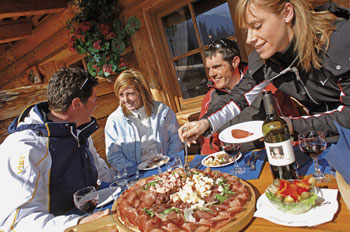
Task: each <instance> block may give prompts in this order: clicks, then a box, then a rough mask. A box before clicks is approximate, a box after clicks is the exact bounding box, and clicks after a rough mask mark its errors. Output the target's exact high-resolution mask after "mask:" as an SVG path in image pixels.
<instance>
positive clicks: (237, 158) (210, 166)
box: [202, 151, 242, 168]
mask: <svg viewBox="0 0 350 232" xmlns="http://www.w3.org/2000/svg"><path fill="white" fill-rule="evenodd" d="M221 153H225V152H224V151H218V152H216V153H213V154H211V155H208V156H207V157H205V158H204V159H202V165H203V166H206V167H209V168H219V167H224V166H227V165H230V164H232V163H233V162H235V160H239V159H240V158H241V157H242V152H240V153H239V154H238V156H237V157H236V159H234V160H233V161H231V162H229V163H225V164H222V165H218V166H213V165H206V164H204V161H205V160H206V159H208V158H209V157H213V156H216V155H218V154H221Z"/></svg>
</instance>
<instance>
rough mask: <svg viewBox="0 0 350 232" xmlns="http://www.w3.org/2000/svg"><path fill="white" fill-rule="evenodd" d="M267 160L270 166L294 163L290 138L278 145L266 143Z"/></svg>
mask: <svg viewBox="0 0 350 232" xmlns="http://www.w3.org/2000/svg"><path fill="white" fill-rule="evenodd" d="M265 147H266V153H267V159H268V161H269V163H270V164H271V165H275V166H284V165H288V164H291V163H293V162H294V161H295V155H294V150H293V145H292V138H289V139H288V140H286V141H283V142H280V143H266V142H265Z"/></svg>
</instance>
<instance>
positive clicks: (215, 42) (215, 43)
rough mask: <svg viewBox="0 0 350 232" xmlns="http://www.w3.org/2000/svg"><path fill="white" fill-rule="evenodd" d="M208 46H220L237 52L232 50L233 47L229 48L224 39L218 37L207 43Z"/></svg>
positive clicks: (217, 47)
mask: <svg viewBox="0 0 350 232" xmlns="http://www.w3.org/2000/svg"><path fill="white" fill-rule="evenodd" d="M208 48H209V49H210V48H215V49H220V48H227V49H229V50H230V51H231V52H233V53H237V51H235V50H233V48H231V47H230V46H229V45H228V44H227V43H226V42H225V41H224V40H222V39H220V40H216V41H213V42H211V43H210V44H209V45H208Z"/></svg>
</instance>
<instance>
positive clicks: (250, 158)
mask: <svg viewBox="0 0 350 232" xmlns="http://www.w3.org/2000/svg"><path fill="white" fill-rule="evenodd" d="M256 153H257V152H255V153H254V152H252V154H251V155H250V157H249V159H248V162H247V163H246V164H245V165H244V166H246V167H250V163H251V162H252V160H253V158H254V155H255V154H256Z"/></svg>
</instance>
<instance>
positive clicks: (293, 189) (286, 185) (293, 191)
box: [276, 180, 311, 201]
mask: <svg viewBox="0 0 350 232" xmlns="http://www.w3.org/2000/svg"><path fill="white" fill-rule="evenodd" d="M310 188H311V187H310V184H309V183H308V182H307V180H305V181H304V180H303V181H300V180H294V181H293V182H289V181H287V180H280V186H279V190H278V191H277V193H276V194H277V195H280V196H283V197H286V196H288V195H289V196H291V197H292V198H293V199H294V200H295V201H298V199H299V196H300V195H301V194H302V193H303V192H308V191H309V190H310Z"/></svg>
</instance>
